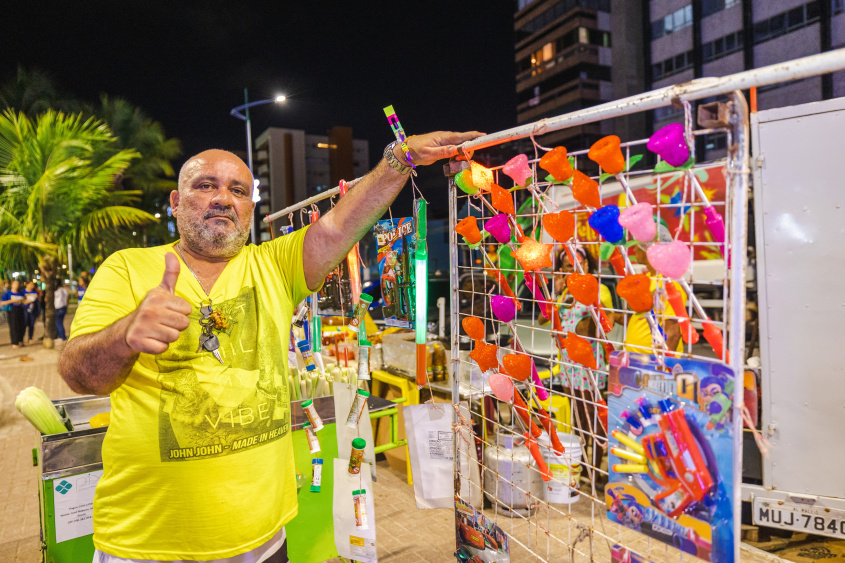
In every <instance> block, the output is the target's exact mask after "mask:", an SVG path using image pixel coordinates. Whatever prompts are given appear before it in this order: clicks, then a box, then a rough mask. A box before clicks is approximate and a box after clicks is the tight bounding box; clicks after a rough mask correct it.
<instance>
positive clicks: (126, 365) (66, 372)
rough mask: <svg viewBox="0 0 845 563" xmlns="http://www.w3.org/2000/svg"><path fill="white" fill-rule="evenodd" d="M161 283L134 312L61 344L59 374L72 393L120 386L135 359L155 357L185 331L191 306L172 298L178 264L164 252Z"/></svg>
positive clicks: (101, 392) (105, 390)
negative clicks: (139, 355) (140, 354)
mask: <svg viewBox="0 0 845 563" xmlns="http://www.w3.org/2000/svg"><path fill="white" fill-rule="evenodd" d="M164 261H165V270H164V277H163V278H162V280H161V283H160V284H159V285H157V286H156V287H154V288H152V289H151V290H150V291H148V292H147V295H146V296H144V300H143V301H141V304H140V305H138V308H137V309H135V310H134V311H132V312H131V313H129V314H128V315H126V316H125V317H123V318H121V319H118V320H117V321H115V322H113V323H112V324H110V325H109V326H107V327H105V328H104V329H102V330H100V331H98V332H93V333H91V334H83V335H81V336H78V337H76V338H74V339H72V340H70V341H68V343H67V344H66V345H65V349H64V350H63V351H62V355H61V357H60V358H59V374H60V375H61V376H62V379H64V380H65V383H67V384H68V387H70V388H71V389H72V390H73V391H74V392H76V393H84V394H94V395H108V394H109V393H111V392H112V391H114V390H115V389H117V388H118V387H120V386H121V385H122V384H123V382H124V381H126V378H127V377H128V376H129V372H130V371H131V370H132V365H133V364H134V363H135V361H136V360H137V359H138V354H139V353H141V352H144V353H146V354H160V353H162V352H164V351H165V350H167V347H168V346H169V345H170V343H171V342H175V341H176V340H177V339H178V338H179V334H180V333H181V332H182V331H183V330H185V329H186V328H188V325H189V322H190V321H189V320H188V315H189V314H190V313H191V306H190V304H189V303H188V302H187V301H185V300H184V299H182V298H181V297H177V296H176V295H175V293H174V289H175V287H176V280H177V279H179V259H178V258H176V255H175V254H172V253H168V254H166V255H165V257H164Z"/></svg>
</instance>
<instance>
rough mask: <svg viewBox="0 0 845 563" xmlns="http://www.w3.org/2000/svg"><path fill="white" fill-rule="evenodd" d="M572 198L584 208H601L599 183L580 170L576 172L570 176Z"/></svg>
mask: <svg viewBox="0 0 845 563" xmlns="http://www.w3.org/2000/svg"><path fill="white" fill-rule="evenodd" d="M572 197H574V198H575V201H577V202H578V203H580V204H581V205H583V206H585V207H592V208H594V209H598V208H599V207H601V196H600V195H599V183H598V182H596V181H595V180H593V179H592V178H590V177H589V176H587V175H586V174H584V173H583V172H581V171H580V170H576V171H575V173H574V174H573V175H572Z"/></svg>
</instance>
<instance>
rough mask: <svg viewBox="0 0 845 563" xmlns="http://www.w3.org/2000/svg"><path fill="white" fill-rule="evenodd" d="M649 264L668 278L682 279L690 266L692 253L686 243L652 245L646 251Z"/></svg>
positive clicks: (675, 242) (676, 241)
mask: <svg viewBox="0 0 845 563" xmlns="http://www.w3.org/2000/svg"><path fill="white" fill-rule="evenodd" d="M646 256H647V257H648V262H649V264H651V266H652V267H653V268H654V269H655V270H657V271H658V272H659V273H661V274H663V275H664V276H666V277H667V278H675V279H677V278H681V277H683V276H684V274H686V273H687V270H688V269H689V265H690V252H689V248H688V247H687V245H686V243H684V242H682V241H679V240H674V241H672V242H670V243H666V244H652V245H651V246H649V247H648V250H647V251H646Z"/></svg>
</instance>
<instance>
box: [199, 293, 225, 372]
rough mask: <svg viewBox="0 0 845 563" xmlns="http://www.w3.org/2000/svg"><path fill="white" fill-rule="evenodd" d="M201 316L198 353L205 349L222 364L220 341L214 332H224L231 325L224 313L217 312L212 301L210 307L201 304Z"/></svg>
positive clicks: (209, 303) (209, 302) (209, 301)
mask: <svg viewBox="0 0 845 563" xmlns="http://www.w3.org/2000/svg"><path fill="white" fill-rule="evenodd" d="M200 314H201V315H202V317H201V318H200V320H199V323H200V328H201V329H202V332H200V345H199V347H198V348H197V352H199V351H200V350H202V349H203V348H205V349H206V350H207V351H209V352H211V353H212V354H214V357H215V358H217V360H218V361H219V362H220V363H221V364H222V363H223V357H222V356H221V355H220V350H219V348H220V340H219V339H218V338H217V335H216V334H214V332H213V331H214V330H222V329H224V328H228V326H229V323H228V321H227V320H226V317H225V316H223V313H221V312H220V311H215V310H214V307H213V304H212V302H211V299H209V300H208V305H207V306H206V305H203V304H202V302H200Z"/></svg>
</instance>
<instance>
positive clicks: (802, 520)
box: [753, 498, 845, 538]
mask: <svg viewBox="0 0 845 563" xmlns="http://www.w3.org/2000/svg"><path fill="white" fill-rule="evenodd" d="M753 508H754V523H755V524H759V525H761V526H768V527H770V528H786V529H788V530H797V531H800V532H807V533H810V534H819V535H823V536H831V537H834V538H845V510H840V509H837V508H825V507H823V506H814V505H809V504H798V503H793V502H789V501H777V500H770V499H765V498H755V499H754V507H753Z"/></svg>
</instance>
